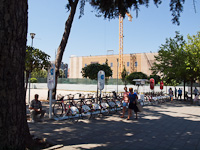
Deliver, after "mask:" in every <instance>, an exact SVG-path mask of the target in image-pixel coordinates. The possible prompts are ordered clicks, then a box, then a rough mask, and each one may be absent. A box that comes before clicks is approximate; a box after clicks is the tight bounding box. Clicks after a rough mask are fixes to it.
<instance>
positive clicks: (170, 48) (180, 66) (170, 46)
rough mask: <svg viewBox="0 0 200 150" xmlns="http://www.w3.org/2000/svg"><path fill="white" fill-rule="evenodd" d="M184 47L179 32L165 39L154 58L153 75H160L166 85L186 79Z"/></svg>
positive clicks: (183, 41)
mask: <svg viewBox="0 0 200 150" xmlns="http://www.w3.org/2000/svg"><path fill="white" fill-rule="evenodd" d="M184 46H185V40H184V39H183V36H182V35H180V33H179V32H176V36H175V37H174V38H169V39H166V42H165V44H162V45H161V47H160V50H159V51H158V56H155V60H156V62H155V63H154V64H153V66H152V68H151V70H152V71H153V74H157V73H160V74H161V77H162V78H163V79H164V80H165V81H166V82H167V83H168V84H173V83H179V82H181V81H182V80H183V79H184V78H186V76H185V58H186V53H185V51H184ZM172 79H174V80H176V82H174V81H173V80H172ZM172 81H173V82H172Z"/></svg>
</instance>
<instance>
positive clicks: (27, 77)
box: [25, 71, 29, 91]
mask: <svg viewBox="0 0 200 150" xmlns="http://www.w3.org/2000/svg"><path fill="white" fill-rule="evenodd" d="M28 79H29V72H28V71H26V86H25V90H26V91H27V87H28Z"/></svg>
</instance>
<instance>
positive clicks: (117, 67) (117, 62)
mask: <svg viewBox="0 0 200 150" xmlns="http://www.w3.org/2000/svg"><path fill="white" fill-rule="evenodd" d="M118 62H119V59H118V58H117V94H118V67H119V63H118Z"/></svg>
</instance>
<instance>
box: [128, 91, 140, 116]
mask: <svg viewBox="0 0 200 150" xmlns="http://www.w3.org/2000/svg"><path fill="white" fill-rule="evenodd" d="M129 92H130V93H129V95H128V98H129V106H128V118H127V120H130V118H131V116H132V110H134V112H135V115H136V118H135V119H137V118H138V117H137V112H138V111H139V110H138V108H137V99H138V97H137V93H133V88H129Z"/></svg>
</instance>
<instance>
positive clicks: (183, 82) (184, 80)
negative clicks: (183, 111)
mask: <svg viewBox="0 0 200 150" xmlns="http://www.w3.org/2000/svg"><path fill="white" fill-rule="evenodd" d="M183 88H184V101H185V80H184V81H183Z"/></svg>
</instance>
